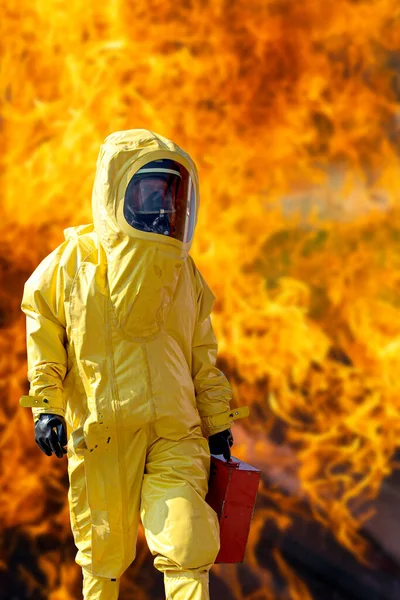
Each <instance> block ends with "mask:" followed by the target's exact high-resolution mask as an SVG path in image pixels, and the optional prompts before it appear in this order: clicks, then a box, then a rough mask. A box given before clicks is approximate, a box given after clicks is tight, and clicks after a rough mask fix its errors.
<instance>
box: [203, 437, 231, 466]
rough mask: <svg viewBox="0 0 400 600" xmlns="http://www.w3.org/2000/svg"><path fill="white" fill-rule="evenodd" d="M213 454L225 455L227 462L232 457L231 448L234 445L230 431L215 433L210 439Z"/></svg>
mask: <svg viewBox="0 0 400 600" xmlns="http://www.w3.org/2000/svg"><path fill="white" fill-rule="evenodd" d="M208 445H209V446H210V452H211V454H223V455H224V458H225V460H229V459H230V457H231V446H232V445H233V435H232V432H231V430H230V429H225V431H220V432H219V433H214V435H210V437H209V438H208Z"/></svg>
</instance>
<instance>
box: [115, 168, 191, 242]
mask: <svg viewBox="0 0 400 600" xmlns="http://www.w3.org/2000/svg"><path fill="white" fill-rule="evenodd" d="M124 217H125V219H126V221H127V223H128V224H129V225H130V226H131V227H134V228H135V229H138V230H139V231H147V232H150V233H158V234H161V235H167V236H169V237H172V238H175V239H177V240H180V241H182V242H188V241H190V240H191V238H192V235H193V228H194V217H195V194H194V187H193V183H192V179H191V177H190V175H189V173H188V171H187V170H186V168H185V167H184V166H183V165H180V164H179V163H177V162H175V161H171V160H168V161H167V160H160V161H152V162H151V163H148V164H147V165H144V167H142V168H141V169H139V171H138V172H137V173H135V175H134V176H133V177H132V178H131V180H130V181H129V183H128V186H127V188H126V192H125V198H124Z"/></svg>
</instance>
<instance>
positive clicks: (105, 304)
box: [21, 130, 232, 600]
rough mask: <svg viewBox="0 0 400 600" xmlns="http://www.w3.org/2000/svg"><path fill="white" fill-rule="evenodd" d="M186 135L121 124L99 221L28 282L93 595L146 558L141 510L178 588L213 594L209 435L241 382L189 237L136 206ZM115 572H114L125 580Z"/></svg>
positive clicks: (33, 343)
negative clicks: (225, 360)
mask: <svg viewBox="0 0 400 600" xmlns="http://www.w3.org/2000/svg"><path fill="white" fill-rule="evenodd" d="M158 159H172V160H174V161H176V162H178V163H179V164H180V165H183V166H184V167H185V168H186V169H187V171H188V172H189V174H190V176H191V180H192V182H193V186H194V192H195V202H196V219H197V211H198V206H199V190H198V176H197V171H196V167H195V165H194V163H193V162H192V160H191V158H190V157H189V156H188V155H187V154H186V153H185V152H183V151H182V150H181V149H180V148H179V147H178V146H176V145H175V144H174V143H172V142H171V141H169V140H167V139H165V138H164V137H162V136H159V135H156V134H154V133H152V132H150V131H147V130H129V131H121V132H117V133H114V134H112V135H110V136H108V137H107V138H106V140H105V142H104V144H103V145H102V146H101V150H100V154H99V158H98V161H97V172H96V177H95V183H94V188H93V217H94V225H87V226H81V227H76V228H70V229H67V230H66V232H65V234H66V241H65V242H64V243H63V244H62V245H61V246H59V247H58V248H57V249H56V250H55V251H54V252H53V253H52V254H50V255H49V256H48V257H47V258H46V259H45V260H44V261H43V262H42V263H41V264H40V265H39V267H38V268H37V269H36V271H35V272H34V273H33V275H32V276H31V277H30V279H29V280H28V281H27V283H26V285H25V291H24V297H23V303H22V309H23V311H24V312H25V314H26V316H27V344H28V378H29V381H30V384H31V387H30V396H29V397H25V398H24V399H23V401H22V402H21V403H22V405H24V406H31V407H32V408H33V413H34V417H35V418H36V419H37V418H38V415H39V414H40V413H54V414H58V415H62V416H65V419H66V422H67V426H68V434H69V441H68V473H69V480H70V489H69V505H70V514H71V525H72V530H73V534H74V539H75V543H76V546H77V548H78V553H77V562H78V564H79V565H81V567H82V568H83V575H84V584H83V587H84V597H85V598H86V599H89V598H90V599H91V600H93V599H100V598H101V599H102V600H103V599H104V600H112V599H114V598H115V599H116V598H117V597H118V587H119V582H118V580H119V578H120V576H121V575H122V573H123V572H124V571H125V569H126V568H127V567H128V566H129V564H130V563H131V562H132V561H133V559H134V558H135V547H136V539H137V530H138V520H139V515H140V517H141V519H142V522H143V526H144V531H145V535H146V539H147V543H148V546H149V548H150V550H151V552H152V554H153V555H154V556H155V559H154V565H155V567H156V568H157V569H159V570H160V571H162V572H163V573H164V582H165V589H166V596H167V598H170V599H172V598H173V599H176V600H190V599H193V600H200V599H201V600H203V599H204V600H206V599H207V598H209V594H208V571H209V569H210V567H211V566H212V564H213V563H214V561H215V558H216V556H217V553H218V550H219V525H218V521H217V516H216V513H215V512H214V511H213V510H212V509H211V508H210V507H209V506H208V504H207V503H206V502H205V495H206V493H207V487H208V477H209V468H210V452H209V448H208V441H207V436H209V435H212V434H214V433H217V432H219V431H223V430H225V429H228V428H229V427H230V426H231V423H232V414H231V413H230V412H229V411H230V400H231V389H230V386H229V383H228V381H227V379H226V378H225V376H224V375H223V374H222V373H221V371H219V370H218V369H217V368H216V366H215V361H216V353H217V344H216V339H215V336H214V333H213V329H212V325H211V320H210V313H211V309H212V306H213V302H214V299H215V298H214V296H213V294H212V293H211V291H210V289H209V288H208V286H207V284H206V283H205V281H204V279H203V277H202V276H201V274H200V273H199V271H198V270H197V268H196V266H195V264H194V262H193V260H192V258H191V257H190V256H189V255H188V252H189V248H190V244H191V240H189V241H187V242H181V241H179V240H177V239H174V238H170V237H166V236H163V235H160V234H157V233H149V232H144V231H138V230H136V229H134V228H133V227H130V226H129V225H128V224H127V223H126V221H125V220H124V216H123V212H122V204H123V198H124V192H125V189H126V187H127V183H128V181H129V179H130V178H131V177H132V176H133V175H134V173H135V172H137V171H138V170H139V169H140V168H141V167H143V165H146V164H147V163H149V162H150V161H154V160H158ZM113 580H115V581H113Z"/></svg>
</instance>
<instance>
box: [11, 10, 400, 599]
mask: <svg viewBox="0 0 400 600" xmlns="http://www.w3.org/2000/svg"><path fill="white" fill-rule="evenodd" d="M21 8H22V9H23V10H22V11H21ZM22 15H23V16H22ZM399 20H400V8H399V3H398V0H369V1H367V0H365V1H363V0H359V1H355V0H337V1H335V2H334V3H326V2H325V3H322V2H319V3H318V2H314V1H313V0H304V1H303V2H301V3H296V2H290V1H289V0H275V1H272V2H268V3H267V2H263V1H261V0H254V1H253V2H250V3H249V2H244V1H242V0H238V1H237V2H234V3H232V2H231V3H229V2H222V1H219V0H218V1H215V2H214V1H213V2H200V1H199V0H193V1H192V2H174V3H173V4H171V3H168V2H165V1H163V0H148V1H146V2H144V1H141V0H138V1H135V2H133V1H130V0H121V2H119V3H115V2H112V1H111V0H105V2H102V3H100V4H96V3H85V4H83V3H82V2H78V1H77V0H72V1H71V2H69V3H68V6H65V7H64V6H61V5H59V4H56V3H54V2H51V1H49V0H39V1H38V2H36V3H35V4H32V3H29V2H25V3H24V2H22V4H21V3H20V4H19V5H18V7H16V6H14V5H13V4H12V3H11V4H10V3H9V4H8V5H7V6H5V7H3V15H2V20H1V36H0V40H1V42H0V43H1V55H2V70H1V71H0V88H1V98H0V106H1V113H0V114H1V121H0V123H1V140H2V152H1V156H0V173H1V175H0V177H1V188H0V189H1V195H2V197H1V205H0V206H1V217H2V219H1V223H0V229H1V234H2V237H1V239H2V242H1V244H2V253H1V254H2V258H1V262H0V275H1V281H2V283H3V285H2V291H1V295H0V313H1V315H2V324H3V327H2V329H1V331H0V350H1V352H0V357H1V358H0V377H1V394H2V403H1V405H0V406H1V407H0V425H1V428H2V436H1V438H0V448H1V455H2V459H3V461H4V466H3V469H2V472H1V474H0V484H1V489H2V495H1V497H0V503H1V504H0V509H1V510H0V514H1V526H2V528H3V529H5V530H11V531H21V532H23V535H24V536H26V539H30V540H33V539H35V537H37V536H40V535H44V534H46V535H51V536H53V537H54V538H55V539H57V540H58V541H59V542H60V544H61V543H65V544H67V545H68V544H70V537H68V536H69V523H68V511H67V507H66V504H65V502H66V493H65V465H63V464H60V463H58V462H56V461H49V460H48V459H47V458H46V457H45V456H43V455H41V454H39V451H38V450H37V449H36V448H35V445H34V442H33V435H32V420H31V417H30V416H29V415H28V414H27V412H26V411H22V409H21V410H16V406H17V400H18V397H19V395H21V394H22V393H24V392H26V381H25V377H26V365H25V340H24V330H23V326H24V324H23V319H22V316H21V315H20V313H19V308H18V305H19V301H20V298H21V294H22V284H23V282H24V280H25V279H26V278H27V277H28V275H29V274H30V273H31V272H32V271H33V269H34V268H35V266H36V265H37V263H38V262H39V260H41V258H42V257H43V256H44V255H46V254H47V253H48V252H49V251H50V250H52V249H53V248H54V247H55V245H57V244H58V243H60V242H61V240H62V229H63V227H66V226H68V225H75V224H79V223H84V222H89V221H90V220H91V214H90V196H91V186H92V181H93V174H94V167H95V161H96V156H97V152H98V147H99V144H100V143H101V141H102V140H103V139H104V137H105V136H106V135H108V134H109V133H110V132H112V131H115V130H119V129H127V128H132V127H144V128H149V129H153V130H154V131H157V132H159V133H161V134H163V135H166V136H167V137H170V138H171V139H173V140H174V141H176V142H177V143H178V144H180V145H181V146H182V147H184V148H185V149H186V150H187V151H188V152H189V153H190V154H191V155H192V156H193V158H194V159H195V161H196V162H197V164H198V166H199V170H200V180H201V190H202V207H201V211H200V218H199V223H198V229H197V233H196V241H195V244H194V248H193V255H194V258H195V260H196V262H197V264H198V266H199V268H200V269H201V270H202V272H203V273H204V275H205V277H206V279H207V281H208V282H209V284H210V286H211V287H212V289H213V291H214V293H215V294H216V296H217V299H218V300H217V304H216V307H215V314H214V325H215V329H216V333H217V336H218V339H219V342H220V359H221V361H222V362H223V365H224V368H226V371H227V373H228V374H229V376H230V378H231V381H232V385H233V387H234V391H235V401H236V403H238V404H249V403H250V404H252V406H253V413H252V414H253V416H252V419H251V420H250V422H249V424H248V425H245V426H244V427H245V429H243V430H240V429H239V428H238V427H237V429H236V438H237V439H238V440H240V437H241V436H242V439H243V443H238V445H237V446H236V448H237V451H236V455H238V456H240V457H242V458H244V459H246V458H248V459H250V458H252V459H253V462H258V464H262V465H263V466H264V467H265V469H267V470H268V472H269V474H270V475H271V474H272V477H273V478H274V477H276V480H277V481H278V480H282V477H284V478H285V481H286V484H287V486H288V489H289V491H290V493H289V498H287V497H286V498H285V497H283V496H282V497H280V496H279V495H278V496H277V498H278V500H277V502H278V504H280V506H281V509H282V510H286V511H287V515H286V517H285V518H282V512H279V511H278V510H277V511H276V512H274V511H272V512H268V513H264V512H262V511H261V509H260V513H259V514H260V517H258V516H257V513H256V517H255V521H254V525H253V530H252V534H251V537H250V541H249V551H248V557H249V558H248V560H249V564H251V565H252V567H253V568H254V569H255V570H258V571H259V576H260V578H261V585H262V588H263V590H269V591H265V594H266V596H265V597H266V598H268V599H271V600H274V597H275V596H274V593H273V591H271V589H272V588H271V585H270V583H271V574H269V573H267V572H266V571H263V570H262V569H261V567H260V566H259V565H258V563H257V560H256V558H255V554H254V552H255V547H256V545H257V540H258V535H257V533H258V531H259V529H260V528H261V525H262V523H263V522H264V521H265V519H272V520H274V522H276V523H277V526H278V527H280V528H281V529H282V530H285V529H287V528H289V527H290V523H291V515H294V514H295V513H296V512H297V511H299V510H303V512H304V510H305V509H304V502H307V505H308V507H309V512H310V514H312V515H313V516H314V518H315V519H317V520H318V521H320V522H321V523H322V524H323V525H324V526H325V527H327V528H329V529H331V531H332V532H333V534H334V535H335V536H336V538H337V540H338V541H339V542H340V543H341V544H343V545H344V546H345V547H346V548H348V549H349V550H351V551H352V552H354V553H355V554H357V555H358V556H359V558H363V557H365V556H366V545H365V541H364V539H363V538H362V535H361V534H360V528H361V526H362V524H363V523H364V522H365V521H366V520H367V519H368V518H369V516H370V514H371V512H370V510H371V502H372V501H373V499H374V498H376V496H377V494H378V492H379V490H380V487H381V485H382V482H383V480H384V478H385V477H386V476H387V475H388V474H389V473H390V472H391V471H392V469H393V468H394V466H395V465H394V464H393V455H394V452H395V449H396V447H397V446H398V440H399V439H400V425H399V423H400V400H399V399H400V394H399V389H398V387H399V386H398V372H399V367H400V364H399V362H400V359H399V356H400V353H399V339H400V337H399V335H400V317H399V310H398V308H399V304H400V292H399V281H400V263H399V260H398V256H399V250H400V248H399V245H400V214H399V208H398V207H399V199H400V189H399V178H398V169H399V140H400V126H399V122H400V121H399V114H400V113H399V99H400V77H399V63H400V59H399V56H400V54H399V52H400V27H399ZM277 423H280V427H282V428H283V429H282V430H283V435H284V443H282V444H281V446H280V447H277V446H276V445H275V444H273V443H271V442H269V441H268V439H267V435H268V433H269V432H272V431H273V428H274V427H275V426H276V424H277ZM283 424H284V425H283ZM21 435H22V438H21ZM249 435H250V437H249ZM256 439H258V441H257V442H256ZM252 440H253V441H252ZM249 457H250V458H249ZM286 484H285V485H286ZM274 493H275V492H274ZM274 493H273V492H271V491H270V490H266V489H265V490H264V489H263V490H262V492H261V494H262V495H263V494H266V495H269V496H271V494H272V496H273V495H274ZM301 506H303V508H301ZM60 507H62V508H61V510H60ZM49 515H51V518H49ZM46 516H47V518H46ZM141 544H142V541H141ZM140 547H142V545H141V546H140ZM139 554H140V553H139ZM6 556H8V551H6ZM274 556H275V561H276V564H277V565H278V568H279V570H280V571H281V572H282V573H283V574H284V575H285V576H286V577H287V578H288V581H289V594H290V595H291V597H293V598H302V599H305V598H308V597H309V593H308V592H307V590H306V588H305V587H304V584H303V583H302V582H301V581H299V580H298V578H297V576H296V574H294V573H292V571H291V570H290V568H289V567H288V566H287V565H286V563H285V562H284V560H283V558H282V556H281V555H280V554H279V553H277V552H275V554H274ZM57 560H58V559H57V558H56V557H55V555H54V553H52V552H51V551H48V552H44V555H43V556H42V558H41V560H40V565H39V566H40V568H41V569H42V571H43V572H44V573H45V574H46V578H47V586H48V589H49V591H50V592H49V593H51V599H52V600H67V599H69V598H73V597H76V594H77V593H78V591H77V590H78V589H79V585H80V582H79V574H78V571H77V570H76V568H75V567H74V566H73V565H72V564H71V561H72V555H71V556H70V555H68V558H67V559H66V560H64V561H63V566H62V571H61V577H59V576H58V575H57V573H56V570H57V569H58V568H59V565H58V563H57ZM137 560H138V559H137ZM143 560H144V559H143ZM54 565H57V568H56V570H55V566H54ZM2 568H4V565H3V567H2ZM134 569H135V567H134ZM215 571H216V573H219V574H220V576H221V577H222V578H224V579H225V580H226V582H227V583H229V582H230V581H232V578H231V576H230V575H229V574H228V575H224V573H226V572H228V571H229V569H228V571H227V570H226V569H225V570H224V569H223V568H222V567H216V568H215ZM229 573H230V571H229ZM19 576H20V578H21V580H24V581H25V582H26V587H27V588H28V589H31V590H33V589H36V587H38V586H39V582H38V580H37V578H35V577H34V575H32V573H31V572H30V571H29V570H28V569H27V568H25V572H21V573H20V575H19ZM125 586H126V588H125V589H126V590H128V589H132V590H133V589H134V591H135V594H136V596H135V597H138V598H139V597H143V598H144V597H146V595H147V594H146V592H145V591H143V590H140V589H139V588H138V587H137V586H136V587H134V588H132V587H131V588H129V586H135V584H134V577H133V578H132V579H131V580H130V581H128V580H127V582H126V583H125ZM235 589H236V588H235ZM139 594H141V595H142V596H140V595H139ZM235 594H236V596H237V597H238V598H239V597H241V596H239V591H238V589H236V591H235Z"/></svg>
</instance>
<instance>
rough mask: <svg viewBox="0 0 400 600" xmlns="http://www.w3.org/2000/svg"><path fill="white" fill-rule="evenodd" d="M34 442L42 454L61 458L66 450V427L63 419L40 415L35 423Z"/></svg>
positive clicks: (57, 416) (56, 416)
mask: <svg viewBox="0 0 400 600" xmlns="http://www.w3.org/2000/svg"><path fill="white" fill-rule="evenodd" d="M35 441H36V443H37V445H38V446H39V448H40V449H41V451H42V452H44V453H45V454H46V455H47V456H51V454H52V452H54V454H55V455H56V456H57V457H58V458H62V457H63V456H64V454H66V453H67V450H66V449H65V448H64V446H66V445H67V425H66V423H65V419H64V417H61V416H60V415H50V414H48V413H42V414H41V415H40V417H39V420H38V421H36V423H35Z"/></svg>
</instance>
